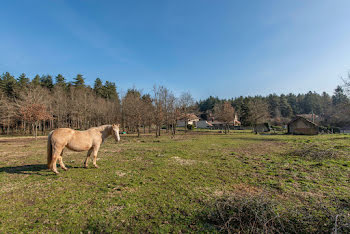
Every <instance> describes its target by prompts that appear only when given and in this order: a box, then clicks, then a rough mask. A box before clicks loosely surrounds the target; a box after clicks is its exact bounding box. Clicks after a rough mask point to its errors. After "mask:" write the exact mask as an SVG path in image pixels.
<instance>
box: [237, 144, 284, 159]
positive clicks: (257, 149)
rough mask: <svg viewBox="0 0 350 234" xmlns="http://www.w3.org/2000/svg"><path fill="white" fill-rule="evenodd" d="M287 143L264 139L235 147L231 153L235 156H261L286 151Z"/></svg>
mask: <svg viewBox="0 0 350 234" xmlns="http://www.w3.org/2000/svg"><path fill="white" fill-rule="evenodd" d="M287 149H288V144H287V143H284V142H274V141H265V142H261V143H254V144H248V145H244V146H241V147H239V148H235V149H234V150H233V151H234V152H232V153H231V154H232V155H237V156H249V157H252V156H262V155H266V154H275V153H281V151H282V152H283V151H286V150H287Z"/></svg>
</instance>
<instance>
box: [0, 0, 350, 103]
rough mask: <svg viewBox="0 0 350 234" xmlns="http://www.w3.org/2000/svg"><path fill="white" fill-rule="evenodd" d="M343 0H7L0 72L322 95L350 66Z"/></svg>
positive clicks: (348, 6)
mask: <svg viewBox="0 0 350 234" xmlns="http://www.w3.org/2000/svg"><path fill="white" fill-rule="evenodd" d="M349 10H350V1H349V0H328V1H323V0H308V1H305V0H289V1H287V0H274V1H272V0H264V1H263V0H255V1H243V0H242V1H234V0H217V1H216V0H215V1H213V0H157V1H156V0H147V1H146V0H138V1H134V0H127V1H106V0H104V1H99V0H95V1H91V0H81V1H74V0H69V1H68V0H66V1H59V0H52V1H51V0H42V1H37V0H31V1H29V0H28V1H25V0H22V1H17V0H7V1H2V2H1V21H0V72H1V73H2V72H5V71H9V72H10V73H12V74H14V75H15V76H18V75H19V74H20V73H22V72H24V73H26V74H27V75H28V76H29V77H31V78H32V77H33V76H34V75H35V74H52V75H57V74H58V73H61V74H63V75H64V76H65V77H66V78H68V79H69V80H71V79H72V78H73V77H74V76H75V75H76V74H77V73H81V74H83V75H84V77H85V78H86V82H87V83H88V84H90V85H93V82H94V80H95V78H96V77H100V78H102V80H104V81H105V80H109V81H113V82H115V83H116V85H117V86H118V90H119V91H122V90H124V91H125V90H126V89H128V88H130V87H132V86H133V85H135V86H136V88H141V89H143V91H144V92H150V91H151V89H152V86H153V85H154V84H158V85H164V86H166V87H168V88H170V89H171V90H173V91H174V92H175V93H176V94H180V93H181V92H182V91H190V92H191V93H192V95H193V96H194V97H195V98H196V99H204V98H206V97H208V96H209V95H213V96H219V97H221V98H230V97H236V96H240V95H244V96H246V95H256V94H261V95H266V94H268V93H273V92H275V93H278V94H279V93H288V92H294V93H298V92H307V91H309V90H312V91H317V92H322V91H326V92H329V93H332V92H333V89H334V88H335V86H336V85H338V84H341V79H340V76H345V75H346V74H347V72H348V71H349V69H350V13H349Z"/></svg>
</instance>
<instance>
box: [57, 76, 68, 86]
mask: <svg viewBox="0 0 350 234" xmlns="http://www.w3.org/2000/svg"><path fill="white" fill-rule="evenodd" d="M56 85H58V86H61V87H65V86H66V79H65V78H64V76H62V75H61V74H58V75H57V76H56Z"/></svg>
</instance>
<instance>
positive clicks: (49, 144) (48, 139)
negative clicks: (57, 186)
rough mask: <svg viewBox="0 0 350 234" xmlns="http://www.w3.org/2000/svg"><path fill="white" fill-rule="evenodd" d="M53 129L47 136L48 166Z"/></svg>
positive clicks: (50, 159)
mask: <svg viewBox="0 0 350 234" xmlns="http://www.w3.org/2000/svg"><path fill="white" fill-rule="evenodd" d="M52 133H53V131H51V132H50V133H49V135H48V137H47V166H48V167H49V168H50V164H51V161H52V143H51V136H52Z"/></svg>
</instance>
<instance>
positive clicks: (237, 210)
mask: <svg viewBox="0 0 350 234" xmlns="http://www.w3.org/2000/svg"><path fill="white" fill-rule="evenodd" d="M210 207H211V209H210V211H209V213H208V214H207V219H208V221H209V223H211V224H214V225H215V226H216V227H217V228H218V230H219V231H220V232H226V233H337V232H338V233H349V232H350V213H349V210H348V209H344V206H343V207H341V206H339V204H336V207H329V206H325V205H324V204H322V201H320V202H318V203H315V204H312V205H311V204H309V205H308V206H307V205H303V206H296V205H295V204H293V205H289V207H286V206H284V205H283V204H282V203H281V202H278V201H277V200H274V199H271V198H270V196H268V195H267V194H259V195H252V194H241V195H234V196H226V197H222V198H219V199H217V200H215V201H214V202H213V203H212V204H211V205H210Z"/></svg>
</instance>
